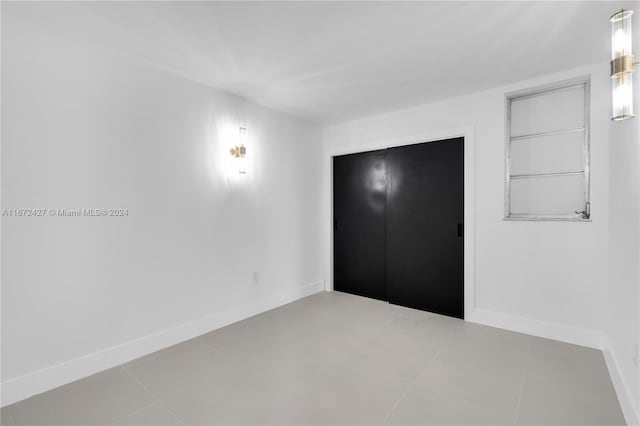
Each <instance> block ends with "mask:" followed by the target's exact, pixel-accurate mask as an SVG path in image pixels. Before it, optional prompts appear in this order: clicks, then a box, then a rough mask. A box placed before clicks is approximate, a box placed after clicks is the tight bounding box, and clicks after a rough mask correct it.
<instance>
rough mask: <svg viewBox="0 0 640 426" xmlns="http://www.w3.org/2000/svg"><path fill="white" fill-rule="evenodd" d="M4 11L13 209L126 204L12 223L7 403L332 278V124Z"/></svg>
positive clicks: (5, 338) (5, 139) (5, 118)
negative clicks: (327, 231) (117, 211)
mask: <svg viewBox="0 0 640 426" xmlns="http://www.w3.org/2000/svg"><path fill="white" fill-rule="evenodd" d="M2 19H3V21H2V65H3V66H2V88H3V91H2V106H3V108H2V122H3V127H2V207H3V208H4V209H18V208H45V209H49V208H54V209H62V208H67V209H78V208H80V209H82V208H93V209H97V208H100V209H104V208H126V209H128V211H129V215H128V217H49V216H48V214H47V215H46V216H45V217H3V218H2V231H3V235H2V254H3V258H2V267H3V268H2V382H3V386H2V388H3V405H5V404H7V403H9V402H12V401H14V400H16V399H21V398H24V397H26V396H28V395H29V394H30V393H33V392H35V391H42V390H45V389H47V388H50V387H52V386H56V385H60V384H62V383H64V382H65V381H69V380H72V379H74V378H77V377H79V376H82V375H84V374H89V373H92V372H95V370H96V369H100V368H107V367H109V366H111V365H112V364H114V363H115V364H117V363H118V362H122V361H124V360H126V359H127V358H131V357H133V356H138V355H141V354H142V353H145V352H148V351H151V350H154V349H158V348H159V347H162V346H167V345H169V344H172V343H177V341H179V340H181V339H186V338H188V337H191V336H192V335H196V334H198V333H201V332H205V331H207V330H208V328H210V327H214V326H217V325H220V324H223V323H226V322H229V321H232V320H234V319H238V318H239V317H242V316H246V315H251V314H253V313H256V311H259V310H261V309H266V308H269V307H273V306H274V305H277V304H278V303H284V302H285V301H287V300H291V299H292V298H295V297H299V296H301V295H303V294H308V293H310V292H313V291H317V290H319V289H321V288H322V285H323V284H322V283H321V282H319V281H320V280H321V276H322V273H321V268H320V263H319V261H318V258H319V247H320V244H321V242H320V226H319V224H320V216H319V214H320V208H319V207H320V196H319V193H320V179H319V176H320V165H321V132H320V129H319V127H317V126H315V125H312V124H311V123H308V122H305V121H302V120H299V119H295V118H293V117H289V116H286V115H283V114H281V113H278V112H275V111H271V110H268V109H265V108H263V107H259V106H256V105H254V104H251V103H249V102H246V101H244V100H242V99H240V98H237V97H234V96H230V95H227V94H224V93H222V92H219V91H215V90H212V89H209V88H207V87H205V86H201V85H199V84H197V83H193V82H190V81H187V80H183V79H181V78H178V77H176V76H173V75H170V74H167V73H165V72H163V71H160V70H158V69H155V68H153V67H151V66H149V65H147V64H144V63H140V62H137V61H136V60H134V59H132V58H128V57H124V56H121V55H119V54H118V53H117V52H111V51H107V50H104V49H101V48H100V47H99V46H95V45H91V44H89V43H84V42H81V41H79V40H81V37H69V38H66V37H65V36H63V35H62V34H61V33H59V32H58V31H56V30H55V29H45V28H43V27H41V26H37V25H31V24H30V23H28V22H26V21H23V20H22V19H19V17H17V16H14V15H12V13H11V8H10V7H5V5H3V16H2ZM239 124H243V125H246V126H247V127H248V129H249V130H248V131H249V144H248V159H249V160H250V161H249V163H250V166H249V171H248V175H247V176H246V178H245V179H238V178H239V175H237V174H233V176H232V177H231V178H229V177H228V176H226V175H225V174H224V173H223V171H224V169H225V162H226V161H227V160H228V159H229V158H230V155H229V154H228V148H229V146H230V144H231V142H233V140H232V136H233V135H235V134H236V132H237V129H238V126H239ZM229 135H231V136H229ZM229 138H231V139H229ZM254 272H257V273H258V276H257V283H256V282H254ZM314 283H315V284H314ZM309 285H310V286H309ZM265 301H266V302H265ZM234 309H236V310H235V311H234ZM216 314H220V315H219V316H218V317H215V315H216ZM214 317H215V318H214ZM207 318H208V320H205V319H207ZM212 318H213V319H212ZM181 327H182V328H181ZM163 330H165V331H166V330H169V332H166V333H164V332H163ZM154 333H156V334H154ZM163 333H164V334H163ZM144 336H147V337H144ZM136 339H138V340H136ZM105 354H107V355H105ZM103 355H104V356H103Z"/></svg>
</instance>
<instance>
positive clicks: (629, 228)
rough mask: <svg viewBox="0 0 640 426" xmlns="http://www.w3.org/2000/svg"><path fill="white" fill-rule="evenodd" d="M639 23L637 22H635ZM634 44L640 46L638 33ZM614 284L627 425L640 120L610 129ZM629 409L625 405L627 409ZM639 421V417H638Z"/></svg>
mask: <svg viewBox="0 0 640 426" xmlns="http://www.w3.org/2000/svg"><path fill="white" fill-rule="evenodd" d="M636 21H638V19H636ZM635 45H636V46H640V34H639V33H638V32H636V40H635ZM634 74H635V75H634V81H633V84H634V88H635V104H634V106H635V109H636V114H638V110H637V109H638V108H640V96H638V93H639V91H638V89H639V88H640V73H639V72H637V71H636V72H635V73H634ZM609 141H610V146H609V170H610V180H609V286H608V291H607V296H608V297H607V310H606V319H605V335H606V339H607V348H606V350H608V351H609V352H610V354H611V357H612V359H613V362H614V363H615V368H616V369H617V370H618V372H617V374H619V376H620V378H621V382H622V383H621V385H620V386H619V389H617V391H618V394H621V392H622V393H626V394H627V395H626V400H627V401H626V402H623V408H624V409H625V410H624V411H625V416H626V418H627V422H628V423H629V424H632V423H631V422H638V413H639V412H640V411H639V409H640V391H639V389H638V387H639V381H638V380H639V377H638V374H639V373H638V362H639V361H638V359H637V357H638V354H637V351H638V341H639V340H638V339H639V337H640V314H639V312H640V291H639V287H640V120H639V119H638V118H634V119H633V120H626V121H623V122H611V123H610V125H609ZM625 405H626V406H625ZM634 418H635V419H634Z"/></svg>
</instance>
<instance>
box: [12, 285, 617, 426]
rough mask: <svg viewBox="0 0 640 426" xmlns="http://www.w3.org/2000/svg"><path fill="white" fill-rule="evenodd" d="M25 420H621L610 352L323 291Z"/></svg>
mask: <svg viewBox="0 0 640 426" xmlns="http://www.w3.org/2000/svg"><path fill="white" fill-rule="evenodd" d="M2 424H3V425H5V424H6V425H10V426H18V425H35V424H40V425H53V424H55V425H208V424H211V425H214V424H226V425H252V424H261V425H263V424H271V425H281V424H289V425H304V424H316V425H329V424H331V425H338V424H340V425H343V424H359V425H379V424H389V425H399V424H414V425H418V424H420V425H423V424H424V425H427V424H428V425H436V424H437V425H453V424H458V425H476V424H483V425H514V424H518V425H622V424H624V419H623V417H622V412H621V410H620V406H619V404H618V401H617V399H616V396H615V392H614V390H613V386H612V384H611V380H610V378H609V376H608V373H607V370H606V367H605V363H604V359H603V356H602V353H601V352H599V351H596V350H593V349H587V348H583V347H579V346H573V345H568V344H564V343H558V342H554V341H551V340H545V339H540V338H535V337H531V336H527V335H524V334H518V333H512V332H508V331H504V330H499V329H495V328H491V327H484V326H480V325H475V324H471V323H466V322H464V321H460V320H457V319H453V318H448V317H443V316H439V315H434V314H430V313H426V312H421V311H416V310H411V309H406V308H402V307H399V306H394V305H389V304H387V303H383V302H379V301H376V300H371V299H366V298H362V297H357V296H351V295H347V294H343V293H337V292H333V293H319V294H316V295H314V296H311V297H308V298H305V299H302V300H299V301H297V302H294V303H291V304H289V305H286V306H283V307H281V308H279V309H275V310H273V311H269V312H266V313H264V314H261V315H258V316H255V317H253V318H250V319H247V320H245V321H242V322H239V323H236V324H233V325H231V326H228V327H225V328H223V329H220V330H217V331H214V332H212V333H209V334H207V335H204V336H202V337H199V338H197V339H194V340H191V341H188V342H185V343H182V344H180V345H176V346H173V347H171V348H168V349H165V350H163V351H160V352H157V353H154V354H151V355H148V356H146V357H143V358H140V359H137V360H135V361H133V362H130V363H128V364H125V365H123V366H121V367H117V368H114V369H111V370H108V371H105V372H102V373H99V374H96V375H94V376H91V377H88V378H86V379H83V380H80V381H78V382H75V383H71V384H69V385H66V386H63V387H61V388H58V389H54V390H52V391H49V392H46V393H44V394H41V395H38V396H35V397H32V398H29V399H27V400H25V401H22V402H19V403H17V404H14V405H11V406H9V407H5V408H3V409H2Z"/></svg>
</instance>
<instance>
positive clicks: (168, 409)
mask: <svg viewBox="0 0 640 426" xmlns="http://www.w3.org/2000/svg"><path fill="white" fill-rule="evenodd" d="M120 368H122V370H123V371H124V372H125V374H127V375H128V376H129V377H131V378H132V379H133V380H135V382H136V383H137V384H138V385H139V386H140V387H142V389H144V390H145V391H146V392H147V393H148V394H149V395H151V396H152V397H153V398H154V399H155V400H156V402H157V403H159V404H160V406H161V407H163V408H164V409H165V410H167V411H168V412H169V414H171V415H172V416H173V418H174V419H176V420H177V421H178V422H179V423H180V424H181V425H182V426H185V422H183V421H182V419H181V418H180V417H178V416H177V415H176V413H174V412H173V410H172V409H171V408H169V407H168V406H167V405H166V404H165V403H164V402H163V401H162V400H161V399H160V398H159V397H158V395H156V394H155V392H153V391H152V390H151V389H149V388H148V387H147V386H146V385H145V384H144V383H142V382H141V381H140V380H139V379H138V378H137V377H136V376H135V375H133V373H131V372H130V371H129V370H127V369H126V368H125V367H124V366H120Z"/></svg>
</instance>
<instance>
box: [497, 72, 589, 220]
mask: <svg viewBox="0 0 640 426" xmlns="http://www.w3.org/2000/svg"><path fill="white" fill-rule="evenodd" d="M506 151H507V153H506V185H505V189H506V193H505V218H506V219H512V220H518V219H519V220H578V221H579V220H588V219H589V218H590V215H591V205H590V202H589V80H588V79H583V80H579V81H571V82H563V83H559V84H555V85H552V86H546V87H542V88H536V89H530V90H527V91H522V92H518V93H513V94H510V95H508V96H507V149H506Z"/></svg>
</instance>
